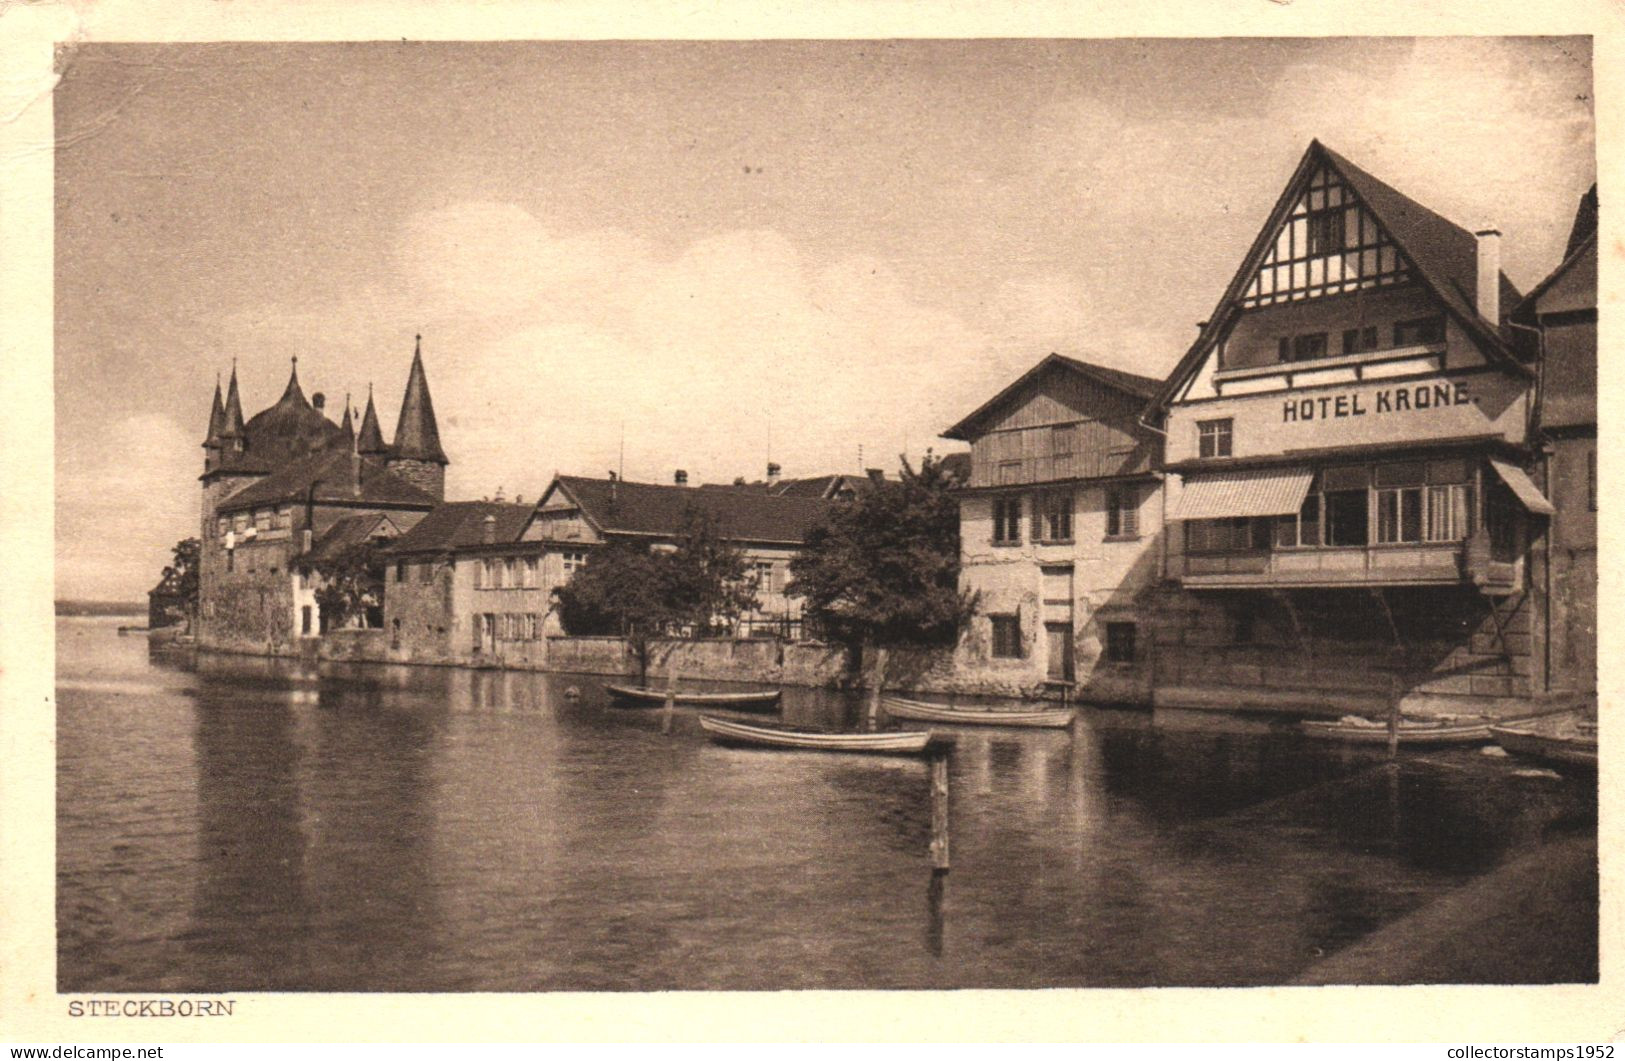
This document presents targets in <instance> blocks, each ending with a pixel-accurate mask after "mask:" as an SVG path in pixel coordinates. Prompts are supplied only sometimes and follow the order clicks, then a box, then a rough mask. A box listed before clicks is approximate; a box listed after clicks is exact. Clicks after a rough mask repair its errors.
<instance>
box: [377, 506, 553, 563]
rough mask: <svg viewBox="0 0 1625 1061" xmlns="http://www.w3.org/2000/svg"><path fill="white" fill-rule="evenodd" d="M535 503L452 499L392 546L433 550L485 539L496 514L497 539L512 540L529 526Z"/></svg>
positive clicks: (409, 550) (399, 550)
mask: <svg viewBox="0 0 1625 1061" xmlns="http://www.w3.org/2000/svg"><path fill="white" fill-rule="evenodd" d="M534 511H535V506H533V505H515V504H509V503H507V502H503V501H450V502H447V503H446V504H443V505H437V506H435V508H434V509H433V510H432V511H431V512H430V513H429V514H428V515H427V516H424V517H423V518H422V519H420V520H418V522H417V524H416V525H415V526H414V527H413V528H412V529H411V530H409V531H407V532H406V533H405V534H403V535H401V536H400V537H399V538H397V539H395V542H394V543H393V544H392V545H391V546H390V552H392V553H429V552H441V551H443V550H447V549H459V548H462V547H464V546H470V545H482V544H484V543H485V517H486V516H487V515H491V516H495V517H496V526H495V527H494V528H493V531H494V533H493V535H492V537H493V539H494V540H495V541H498V542H512V541H517V540H518V539H519V532H520V531H522V530H524V529H525V523H526V521H527V520H529V518H530V514H531V513H532V512H534Z"/></svg>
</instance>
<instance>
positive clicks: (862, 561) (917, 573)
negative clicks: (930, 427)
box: [789, 453, 976, 648]
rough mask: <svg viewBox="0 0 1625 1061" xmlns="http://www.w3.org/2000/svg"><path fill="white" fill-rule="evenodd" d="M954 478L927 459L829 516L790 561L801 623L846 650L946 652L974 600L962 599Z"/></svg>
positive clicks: (935, 461)
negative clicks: (801, 604)
mask: <svg viewBox="0 0 1625 1061" xmlns="http://www.w3.org/2000/svg"><path fill="white" fill-rule="evenodd" d="M954 482H955V480H954V478H953V476H952V475H951V474H949V472H948V470H947V469H946V468H944V467H943V464H942V462H941V461H940V460H938V459H936V458H935V457H933V456H932V455H931V454H930V453H927V454H926V456H925V459H924V460H923V461H921V462H920V467H919V470H918V471H916V470H914V468H912V467H910V465H909V463H908V460H907V459H906V458H905V459H903V460H902V468H901V474H900V478H899V480H898V481H897V482H890V481H884V482H879V483H876V484H875V485H874V487H873V488H871V489H868V490H864V491H862V492H860V493H859V494H858V495H857V496H856V497H854V498H853V499H851V500H850V501H846V502H843V503H841V504H838V505H836V506H835V507H834V508H833V509H831V511H830V514H829V516H828V517H826V519H825V520H824V522H823V523H822V524H821V525H819V526H818V527H815V528H814V529H813V530H812V531H811V532H810V533H809V534H808V536H807V541H806V545H805V547H804V548H803V549H802V551H801V553H800V555H798V556H797V557H796V558H795V559H793V560H791V561H790V574H791V576H792V579H793V580H792V582H791V583H790V587H789V592H791V593H795V594H798V595H799V596H801V597H802V599H803V600H805V601H806V605H805V609H804V612H803V614H804V615H805V616H806V618H807V619H808V620H810V621H811V622H812V623H813V624H815V625H816V626H817V627H819V628H820V629H822V630H823V631H824V632H825V634H826V635H827V636H829V637H831V638H833V639H835V640H837V641H840V642H842V643H844V644H846V645H848V646H849V647H853V648H855V647H857V646H860V645H876V646H889V645H934V644H952V643H953V641H954V639H955V638H956V637H957V635H958V632H959V628H960V626H961V624H962V623H963V622H964V621H965V620H966V619H968V618H969V617H970V615H971V614H972V613H973V612H974V611H975V606H976V600H975V597H974V596H972V595H970V594H964V593H961V592H960V591H959V503H958V501H957V500H956V499H955V498H954V496H953V493H952V488H953V486H954Z"/></svg>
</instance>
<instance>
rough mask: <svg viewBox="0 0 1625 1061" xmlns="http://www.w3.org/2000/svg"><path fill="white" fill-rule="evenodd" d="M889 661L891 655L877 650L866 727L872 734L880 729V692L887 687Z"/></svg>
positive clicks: (880, 649)
mask: <svg viewBox="0 0 1625 1061" xmlns="http://www.w3.org/2000/svg"><path fill="white" fill-rule="evenodd" d="M888 659H889V653H888V652H887V651H886V649H884V648H877V649H875V666H874V671H873V675H872V677H871V678H870V680H869V712H868V717H867V718H866V719H865V726H864V728H865V729H867V730H868V731H869V732H870V733H874V732H876V731H878V730H879V729H880V691H881V689H883V688H884V687H885V685H886V664H887V662H888Z"/></svg>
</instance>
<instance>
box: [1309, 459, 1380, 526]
mask: <svg viewBox="0 0 1625 1061" xmlns="http://www.w3.org/2000/svg"><path fill="white" fill-rule="evenodd" d="M1370 485H1371V470H1370V469H1369V468H1366V467H1364V466H1360V467H1351V468H1328V469H1326V471H1325V472H1324V473H1323V474H1322V490H1323V491H1324V493H1323V500H1322V502H1321V503H1322V504H1323V505H1325V508H1326V544H1327V545H1365V544H1366V543H1367V542H1369V541H1370V536H1371V532H1370V529H1369V527H1368V526H1367V521H1368V519H1369V516H1370V511H1371V501H1370V496H1369V495H1370Z"/></svg>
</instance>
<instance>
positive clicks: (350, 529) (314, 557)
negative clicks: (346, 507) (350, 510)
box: [300, 512, 395, 563]
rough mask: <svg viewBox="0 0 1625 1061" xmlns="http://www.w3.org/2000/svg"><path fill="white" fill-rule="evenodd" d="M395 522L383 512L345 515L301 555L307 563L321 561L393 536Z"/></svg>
mask: <svg viewBox="0 0 1625 1061" xmlns="http://www.w3.org/2000/svg"><path fill="white" fill-rule="evenodd" d="M394 530H395V524H394V523H392V522H390V519H389V517H388V516H386V515H384V514H383V513H381V512H366V513H363V514H361V515H359V516H345V517H344V518H343V519H340V520H337V521H335V522H334V524H333V525H332V526H331V527H328V528H327V529H326V530H325V531H323V532H322V536H321V537H320V538H317V539H316V541H315V542H314V543H312V544H311V547H310V551H309V552H307V553H305V554H304V555H303V556H301V557H300V559H301V560H303V561H305V562H306V563H321V562H322V561H324V560H329V559H332V558H333V557H336V556H338V555H339V554H340V553H342V552H344V550H346V549H348V548H350V547H351V546H355V545H360V544H361V543H363V542H365V541H368V540H369V539H372V538H375V537H378V536H379V533H380V531H382V532H384V536H386V537H387V536H392V535H393V532H394Z"/></svg>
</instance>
